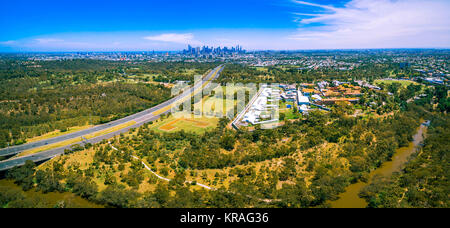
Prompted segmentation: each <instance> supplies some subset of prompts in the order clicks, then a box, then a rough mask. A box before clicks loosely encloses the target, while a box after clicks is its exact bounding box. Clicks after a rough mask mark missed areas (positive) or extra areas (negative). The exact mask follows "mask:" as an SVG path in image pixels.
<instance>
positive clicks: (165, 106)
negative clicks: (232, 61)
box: [0, 65, 223, 171]
mask: <svg viewBox="0 0 450 228" xmlns="http://www.w3.org/2000/svg"><path fill="white" fill-rule="evenodd" d="M222 69H223V66H222V65H220V66H218V67H216V68H215V69H213V70H212V71H211V72H210V73H208V74H207V75H206V76H205V77H203V79H202V80H201V81H199V82H196V83H194V85H193V86H192V87H190V89H187V90H185V91H184V92H182V93H181V94H180V95H178V96H176V97H174V98H172V99H170V100H168V101H165V102H163V103H161V104H159V105H157V106H155V107H152V108H150V109H147V110H144V111H142V112H139V113H136V114H133V115H130V116H127V117H125V118H122V119H119V120H115V121H112V122H109V123H106V124H103V125H99V126H95V127H92V128H89V129H85V130H82V131H78V132H73V133H70V134H66V135H61V136H58V137H54V138H49V139H45V140H40V141H36V142H32V143H27V144H23V145H18V146H13V147H8V148H4V149H1V150H0V156H12V155H15V154H18V153H21V152H23V151H26V150H30V149H34V148H39V147H42V146H46V145H51V144H54V143H59V142H63V141H66V140H72V139H80V141H79V142H77V143H73V144H70V145H66V146H62V147H59V148H55V149H50V150H45V151H42V152H39V153H35V154H31V155H27V156H22V157H14V158H11V159H8V160H5V161H1V162H0V171H3V170H7V169H10V168H12V167H15V166H19V165H23V164H25V161H26V160H32V161H33V162H39V161H44V160H48V159H50V158H53V157H55V156H57V155H60V154H62V153H64V150H65V149H70V148H71V146H73V145H74V144H79V143H97V142H100V141H102V140H103V139H108V138H112V137H114V136H116V135H119V134H121V133H124V132H127V131H128V130H130V129H131V128H136V127H139V126H141V125H143V124H145V123H148V122H150V121H154V120H156V119H158V118H159V117H160V116H161V115H162V114H166V113H168V112H170V111H171V108H172V107H173V106H174V104H177V103H178V102H181V101H184V100H186V99H188V98H190V97H191V96H193V95H194V94H197V93H199V92H202V88H206V87H208V86H210V82H211V81H213V80H214V79H216V78H217V77H219V74H220V72H221V71H222ZM130 121H134V122H135V124H133V125H131V126H128V127H125V128H122V129H119V130H116V131H114V132H109V133H107V134H104V135H100V136H97V137H93V138H90V139H86V138H84V137H83V136H85V135H89V134H93V133H96V132H101V131H102V130H105V129H108V128H112V127H115V126H118V125H121V124H124V123H128V122H130Z"/></svg>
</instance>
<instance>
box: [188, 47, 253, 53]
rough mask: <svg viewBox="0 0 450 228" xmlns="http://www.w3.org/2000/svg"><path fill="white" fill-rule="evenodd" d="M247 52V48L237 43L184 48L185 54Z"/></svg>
mask: <svg viewBox="0 0 450 228" xmlns="http://www.w3.org/2000/svg"><path fill="white" fill-rule="evenodd" d="M241 53H245V50H244V49H242V46H239V45H237V46H236V47H231V48H228V47H223V48H221V47H216V48H215V47H208V46H203V47H192V46H191V45H188V48H187V49H185V50H183V54H185V55H224V54H241Z"/></svg>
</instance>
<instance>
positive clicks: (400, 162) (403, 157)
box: [330, 124, 427, 208]
mask: <svg viewBox="0 0 450 228" xmlns="http://www.w3.org/2000/svg"><path fill="white" fill-rule="evenodd" d="M426 131H427V126H425V125H424V124H421V125H420V127H419V128H418V129H417V133H416V134H415V135H414V136H413V141H412V142H410V143H409V144H408V146H407V147H401V148H398V149H397V150H396V151H395V154H394V155H393V156H392V160H391V161H388V162H385V163H383V164H382V165H381V166H380V167H379V168H377V169H375V170H374V171H372V172H371V173H370V174H369V181H368V182H367V183H364V182H358V183H355V184H351V185H349V186H347V188H345V192H343V193H341V194H339V199H338V200H336V201H332V202H330V204H331V207H333V208H365V207H367V203H366V201H365V200H364V199H362V198H360V197H359V196H358V194H359V192H360V191H361V190H362V189H363V188H364V187H365V186H367V185H369V184H370V183H371V182H370V181H371V180H372V178H373V177H374V176H376V175H382V176H385V177H390V176H391V175H392V174H393V173H395V172H399V171H401V170H402V168H403V167H404V165H405V164H406V163H407V162H408V159H409V157H410V156H411V155H412V154H414V153H415V152H416V151H417V148H419V147H420V144H421V143H422V142H423V141H424V139H425V137H426Z"/></svg>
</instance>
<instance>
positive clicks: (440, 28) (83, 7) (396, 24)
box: [0, 0, 450, 52]
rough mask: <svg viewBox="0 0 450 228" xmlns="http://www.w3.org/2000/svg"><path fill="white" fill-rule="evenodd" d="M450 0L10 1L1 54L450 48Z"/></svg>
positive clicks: (4, 10) (2, 18)
mask: <svg viewBox="0 0 450 228" xmlns="http://www.w3.org/2000/svg"><path fill="white" fill-rule="evenodd" d="M449 11H450V1H448V0H428V1H419V0H342V1H320V0H306V1H296V0H272V1H271V0H239V1H237V0H228V1H216V0H208V1H206V0H164V1H156V0H147V1H138V0H127V1H113V0H109V1H106V0H91V1H86V0H59V1H54V0H40V1H36V0H35V1H24V0H14V1H5V2H3V3H2V7H1V9H0V27H1V28H2V30H1V32H0V51H3V52H9V51H138V50H180V49H182V48H185V47H186V46H187V44H192V45H214V46H224V45H227V46H229V45H237V44H240V45H243V46H244V48H246V49H249V50H262V49H264V50H265V49H274V50H294V49H341V48H422V47H426V48H428V47H432V48H433V47H437V48H440V47H443V48H448V47H450V17H449V15H450V14H449V13H448V12H449Z"/></svg>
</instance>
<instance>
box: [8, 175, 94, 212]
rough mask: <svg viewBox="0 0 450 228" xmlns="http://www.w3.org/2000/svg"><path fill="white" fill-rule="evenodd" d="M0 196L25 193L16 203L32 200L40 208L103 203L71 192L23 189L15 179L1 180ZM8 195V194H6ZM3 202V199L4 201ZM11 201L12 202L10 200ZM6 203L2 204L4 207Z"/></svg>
mask: <svg viewBox="0 0 450 228" xmlns="http://www.w3.org/2000/svg"><path fill="white" fill-rule="evenodd" d="M0 189H1V192H0V196H1V195H2V194H7V195H8V196H11V195H10V194H11V193H17V194H18V195H23V198H22V199H19V200H16V201H17V202H14V204H19V205H21V206H23V207H27V205H28V204H29V203H30V202H31V203H32V205H30V206H33V207H39V208H53V207H68V208H102V207H103V206H102V205H98V204H95V203H92V202H90V201H88V200H86V199H83V198H81V197H79V196H77V195H75V194H73V193H70V192H64V193H60V192H49V193H42V192H39V191H36V190H35V189H31V190H29V191H23V190H22V187H20V186H18V185H16V184H14V181H13V180H7V179H1V180H0ZM5 196H6V195H5ZM2 202H3V201H2ZM10 203H11V202H10ZM4 206H5V205H0V208H1V207H4Z"/></svg>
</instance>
